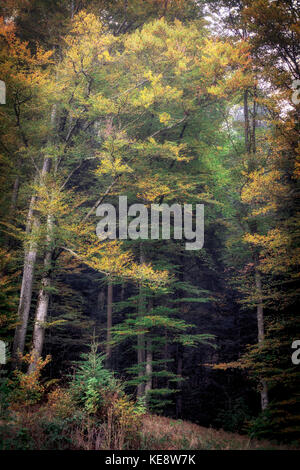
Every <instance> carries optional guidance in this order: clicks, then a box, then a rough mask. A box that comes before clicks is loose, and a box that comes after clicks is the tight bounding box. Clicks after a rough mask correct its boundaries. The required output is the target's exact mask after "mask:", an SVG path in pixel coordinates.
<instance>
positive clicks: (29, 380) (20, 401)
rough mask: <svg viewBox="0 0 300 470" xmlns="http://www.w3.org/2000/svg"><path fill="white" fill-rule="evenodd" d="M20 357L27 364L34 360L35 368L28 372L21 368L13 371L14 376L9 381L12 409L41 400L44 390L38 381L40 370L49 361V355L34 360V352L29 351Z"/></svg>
mask: <svg viewBox="0 0 300 470" xmlns="http://www.w3.org/2000/svg"><path fill="white" fill-rule="evenodd" d="M21 359H22V361H23V362H25V363H26V364H28V365H29V364H31V363H32V362H33V361H34V362H35V363H36V368H35V370H34V371H32V372H31V373H29V374H28V373H25V372H23V371H21V370H15V371H14V378H13V379H12V381H11V387H12V393H11V408H12V409H14V410H18V409H20V408H22V407H24V406H29V405H34V404H36V403H38V402H39V401H40V400H41V398H42V396H43V394H44V392H45V387H44V386H43V385H42V384H41V383H40V377H41V371H42V369H43V368H44V367H45V366H46V365H47V364H48V362H50V360H51V357H50V356H47V357H46V358H45V359H44V360H43V359H42V358H39V359H38V360H36V358H35V357H34V354H33V353H30V354H26V355H25V356H23V357H22V358H21Z"/></svg>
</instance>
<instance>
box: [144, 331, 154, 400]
mask: <svg viewBox="0 0 300 470" xmlns="http://www.w3.org/2000/svg"><path fill="white" fill-rule="evenodd" d="M152 362H153V352H152V341H151V338H149V339H148V340H147V343H146V376H147V381H146V385H145V395H146V400H147V405H148V406H149V398H150V396H149V393H150V391H151V390H152Z"/></svg>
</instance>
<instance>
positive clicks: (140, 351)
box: [137, 244, 145, 397]
mask: <svg viewBox="0 0 300 470" xmlns="http://www.w3.org/2000/svg"><path fill="white" fill-rule="evenodd" d="M144 262H145V259H144V253H143V247H142V244H141V245H140V263H141V264H142V263H144ZM144 300H145V299H144V294H143V287H142V285H141V284H140V286H139V308H138V316H139V317H141V316H143V315H144V309H145V305H144V304H145V301H144ZM137 360H138V367H139V372H138V377H139V378H141V377H143V376H144V375H145V371H144V366H143V364H144V362H145V337H144V335H142V334H140V335H138V337H137ZM144 394H145V383H144V382H142V383H140V384H139V385H138V386H137V396H138V397H142V396H144Z"/></svg>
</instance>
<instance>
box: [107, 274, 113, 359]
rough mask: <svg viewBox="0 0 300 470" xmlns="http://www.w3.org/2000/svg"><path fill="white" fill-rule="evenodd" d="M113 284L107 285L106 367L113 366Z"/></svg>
mask: <svg viewBox="0 0 300 470" xmlns="http://www.w3.org/2000/svg"><path fill="white" fill-rule="evenodd" d="M112 304H113V285H112V283H111V282H109V283H108V286H107V324H106V367H110V366H111V363H110V362H111V344H110V341H111V327H112Z"/></svg>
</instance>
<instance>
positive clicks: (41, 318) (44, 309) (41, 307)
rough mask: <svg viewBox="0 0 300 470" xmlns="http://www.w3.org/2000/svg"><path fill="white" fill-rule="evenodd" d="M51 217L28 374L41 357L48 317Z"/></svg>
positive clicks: (48, 222) (51, 239)
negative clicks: (31, 359) (32, 358)
mask: <svg viewBox="0 0 300 470" xmlns="http://www.w3.org/2000/svg"><path fill="white" fill-rule="evenodd" d="M52 244H53V217H52V216H51V215H48V217H47V245H48V246H47V249H46V253H45V257H44V274H43V277H42V287H41V289H40V291H39V295H38V302H37V307H36V314H35V322H34V328H33V339H32V352H33V356H34V361H33V362H31V363H30V364H29V368H28V373H30V372H33V371H34V370H35V368H36V364H37V361H38V359H39V358H40V357H41V355H42V351H43V344H44V339H45V323H46V320H47V315H48V306H49V299H50V287H51V272H52V256H53V246H52Z"/></svg>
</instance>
